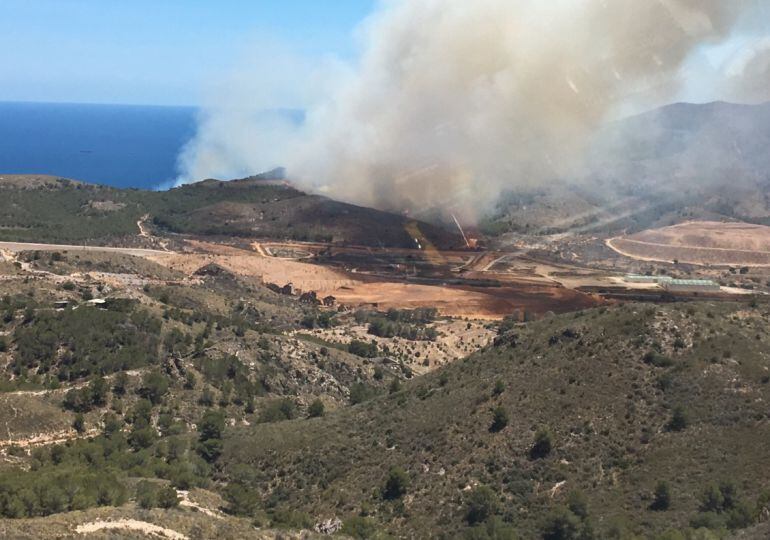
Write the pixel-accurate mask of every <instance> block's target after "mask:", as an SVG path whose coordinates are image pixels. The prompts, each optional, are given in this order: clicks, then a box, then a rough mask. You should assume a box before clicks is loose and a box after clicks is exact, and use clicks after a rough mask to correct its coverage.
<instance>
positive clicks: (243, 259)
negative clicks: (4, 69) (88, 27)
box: [0, 240, 597, 320]
mask: <svg viewBox="0 0 770 540" xmlns="http://www.w3.org/2000/svg"><path fill="white" fill-rule="evenodd" d="M186 245H187V246H188V248H189V250H185V251H182V252H179V251H177V252H174V251H161V250H151V249H135V248H121V247H96V246H70V245H54V244H27V243H18V242H4V243H0V249H6V250H8V251H12V252H18V251H29V250H39V251H91V252H99V251H102V252H113V253H123V254H127V255H134V256H138V257H143V258H145V259H147V260H150V261H153V262H156V263H158V264H161V265H163V266H165V267H168V268H170V269H172V270H175V271H179V272H182V273H184V274H187V275H188V276H189V275H191V274H193V273H194V272H195V271H196V270H198V269H200V268H201V267H202V266H205V265H207V264H210V263H216V264H218V265H220V266H222V267H224V268H226V269H228V270H229V271H231V272H233V273H235V274H238V275H242V276H249V277H254V278H258V279H260V280H262V281H263V282H265V283H276V284H278V285H285V284H287V283H291V284H292V285H293V286H294V288H295V289H298V290H301V291H314V292H316V293H317V294H318V295H319V296H327V295H332V296H334V297H335V298H337V301H338V302H339V303H342V304H345V305H347V306H351V307H355V306H366V305H368V306H374V307H377V308H378V309H389V308H417V307H436V308H437V309H438V310H439V312H440V313H441V314H442V315H446V316H453V317H467V318H471V319H492V320H493V319H501V318H503V317H505V316H506V315H509V314H511V313H513V312H515V311H519V312H521V313H523V312H525V311H526V312H530V313H537V314H543V313H546V312H548V311H554V312H564V311H572V310H575V309H583V308H587V307H591V306H593V305H595V304H596V303H597V300H596V299H595V298H592V297H590V296H587V295H584V294H582V293H580V292H577V291H574V290H571V289H568V288H565V287H563V286H562V285H561V284H559V283H557V282H556V281H555V280H550V279H542V278H535V279H532V276H513V275H510V276H507V277H506V279H505V280H504V283H503V286H497V287H482V286H475V285H472V284H469V285H463V284H453V283H448V282H449V281H451V279H449V278H451V277H452V276H447V278H448V279H447V282H441V281H440V280H438V281H437V283H436V284H435V285H434V284H424V283H414V282H408V281H405V280H403V279H398V278H397V277H396V276H393V277H387V276H385V277H383V276H379V275H373V274H367V273H363V272H360V273H359V272H356V271H355V269H352V270H343V269H338V268H331V267H328V266H323V265H319V264H312V263H309V262H306V257H305V255H304V254H302V255H301V257H300V258H288V257H285V256H279V257H272V256H268V254H269V253H270V251H271V249H273V248H272V247H271V246H270V245H267V244H261V245H260V244H257V245H256V246H255V247H253V248H252V249H240V248H236V247H232V246H227V245H222V244H216V243H212V242H202V241H196V240H188V241H187V242H186ZM279 246H280V252H281V254H282V255H284V254H285V253H286V250H287V245H285V244H281V245H279ZM301 247H302V246H301V245H300V246H299V247H298V248H297V249H300V248H301ZM316 248H317V246H316ZM361 249H362V248H355V247H354V248H350V251H351V252H357V251H360V250H361ZM398 253H399V254H404V255H410V254H412V255H414V256H420V257H422V256H423V255H425V254H424V252H423V251H420V250H398ZM432 257H433V258H435V259H438V260H440V261H441V262H442V263H443V264H446V265H448V266H452V267H454V265H455V264H456V263H459V264H463V263H465V264H471V263H473V262H477V261H478V260H480V259H481V258H483V257H487V258H489V257H492V254H489V255H484V256H483V257H478V256H477V257H474V256H473V254H472V253H467V254H458V253H455V252H447V253H441V252H436V253H434V254H432ZM474 266H477V264H474ZM475 274H476V275H477V276H478V277H481V278H484V277H486V276H484V275H483V274H484V272H483V271H482V272H476V273H475Z"/></svg>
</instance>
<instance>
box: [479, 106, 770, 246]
mask: <svg viewBox="0 0 770 540" xmlns="http://www.w3.org/2000/svg"><path fill="white" fill-rule="evenodd" d="M768 148H770V103H765V104H762V105H736V104H731V103H723V102H715V103H708V104H703V105H695V104H689V103H677V104H674V105H669V106H666V107H662V108H660V109H656V110H653V111H650V112H647V113H644V114H640V115H637V116H634V117H631V118H627V119H624V120H621V121H618V122H614V123H612V124H609V125H607V126H606V127H605V128H604V129H602V130H601V131H600V132H599V134H598V135H597V136H596V138H595V140H594V142H593V144H592V145H591V147H590V149H589V152H588V154H587V158H586V160H585V164H584V166H583V169H582V170H581V171H579V172H578V173H576V174H575V176H574V177H572V178H564V179H560V180H557V181H554V183H553V184H552V185H550V186H548V187H547V188H541V189H536V190H528V191H519V192H515V193H512V194H510V196H509V197H507V198H505V199H504V202H503V204H502V205H501V207H500V209H499V212H498V214H497V215H496V216H494V218H493V219H491V220H490V222H489V223H488V224H487V227H488V229H491V230H496V231H497V232H500V231H503V230H506V229H507V230H519V231H529V232H555V231H563V230H572V229H581V230H586V229H587V230H599V231H612V230H619V229H628V228H630V229H638V228H644V227H647V226H650V225H652V224H670V223H671V222H672V221H674V222H675V221H678V220H679V221H681V220H683V219H689V218H692V217H710V218H714V217H720V216H721V217H727V218H735V219H743V220H748V221H754V222H758V223H770V198H768V191H769V189H768V188H770V152H768Z"/></svg>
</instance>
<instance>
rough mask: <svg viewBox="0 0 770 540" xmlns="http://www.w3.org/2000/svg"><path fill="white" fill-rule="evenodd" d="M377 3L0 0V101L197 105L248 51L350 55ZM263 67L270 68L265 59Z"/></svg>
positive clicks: (337, 0) (360, 0)
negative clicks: (213, 82) (359, 28)
mask: <svg viewBox="0 0 770 540" xmlns="http://www.w3.org/2000/svg"><path fill="white" fill-rule="evenodd" d="M375 5H376V2H375V0H0V101H2V100H5V101H52V102H84V103H136V104H158V105H196V104H199V103H200V101H201V99H202V93H203V92H204V91H205V88H206V86H207V85H208V84H210V82H211V80H212V79H214V78H216V77H218V76H219V75H221V74H222V72H223V71H225V70H227V68H228V66H229V65H230V64H231V63H232V64H237V63H242V62H243V58H244V56H248V55H249V54H252V53H256V54H255V61H254V62H255V64H256V65H255V68H259V67H260V65H259V62H260V61H261V59H265V58H269V57H270V55H271V52H272V50H273V49H275V50H276V51H280V53H281V54H283V55H287V54H293V55H296V56H297V57H301V58H304V59H307V58H310V59H312V58H319V59H321V58H324V57H329V56H333V57H339V58H343V59H346V60H350V59H353V56H354V54H355V51H356V45H355V43H356V41H355V36H354V34H355V29H356V27H357V26H358V24H359V23H360V22H361V21H362V20H363V19H364V18H365V17H366V15H367V14H368V13H370V12H371V11H372V10H373V9H374V7H375ZM264 69H265V71H266V72H268V73H269V71H270V66H264Z"/></svg>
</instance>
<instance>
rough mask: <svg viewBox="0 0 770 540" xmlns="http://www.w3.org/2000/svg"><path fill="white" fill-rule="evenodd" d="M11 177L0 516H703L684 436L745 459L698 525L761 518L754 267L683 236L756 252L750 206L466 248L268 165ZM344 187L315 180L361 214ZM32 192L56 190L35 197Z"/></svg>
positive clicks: (338, 528) (294, 528) (367, 525)
mask: <svg viewBox="0 0 770 540" xmlns="http://www.w3.org/2000/svg"><path fill="white" fill-rule="evenodd" d="M3 190H5V192H6V195H7V196H6V197H5V199H4V201H5V202H3V200H0V224H3V227H4V228H2V229H0V231H2V233H1V235H4V236H3V238H4V240H3V241H2V242H0V255H1V256H2V260H1V261H0V313H4V317H3V322H2V329H1V330H0V331H1V332H2V335H0V370H1V371H2V377H1V378H0V405H1V407H0V512H1V513H2V515H3V519H1V520H0V532H2V533H3V534H5V535H6V536H8V537H14V536H23V534H22V530H23V528H25V527H30V529H29V530H31V531H37V532H36V534H39V535H63V536H67V535H71V536H74V537H79V536H87V537H91V536H96V537H99V535H105V537H111V536H120V537H122V536H123V535H132V534H140V535H143V534H149V535H155V536H158V537H166V538H198V537H210V536H211V535H224V536H228V535H229V536H231V537H244V536H254V537H264V538H280V537H286V536H285V535H290V536H289V537H297V538H300V537H302V538H312V537H314V536H315V535H319V536H320V535H323V534H325V533H327V532H329V531H332V532H337V533H338V534H342V535H343V536H349V537H354V538H386V537H389V536H388V535H393V536H397V537H399V536H403V537H410V536H411V537H415V536H416V537H423V536H430V533H431V532H432V531H435V530H438V529H441V530H443V531H445V534H446V535H447V536H449V537H455V536H465V537H469V538H475V537H476V536H473V535H482V534H487V535H488V536H487V537H492V538H509V537H512V536H511V535H513V529H514V527H513V526H512V524H515V530H516V533H517V534H519V535H521V537H523V538H535V537H538V535H539V534H540V533H539V532H538V531H541V530H543V528H544V527H550V526H556V525H555V524H557V523H561V522H564V520H566V522H568V523H572V526H574V527H576V528H577V530H584V531H588V530H591V531H600V532H598V533H592V534H596V535H598V536H594V537H605V534H606V535H610V534H613V535H615V536H612V537H614V538H632V537H633V536H630V535H633V534H635V532H634V531H644V532H643V534H645V535H646V534H648V533H650V534H652V533H654V534H662V533H663V532H664V531H665V530H666V529H667V528H669V527H670V525H671V524H676V526H678V527H682V528H685V527H687V526H689V525H690V524H692V523H701V522H703V523H706V522H705V521H703V520H705V519H706V516H705V515H702V514H703V512H702V511H701V510H699V506H698V502H697V501H698V498H699V496H700V495H699V494H698V493H699V492H700V491H702V490H704V489H707V488H708V481H707V480H708V479H707V478H705V477H703V474H702V471H698V470H696V469H694V468H692V467H693V466H692V464H693V461H692V459H691V457H692V456H689V457H687V459H685V458H683V457H681V456H684V455H685V454H684V450H683V449H684V448H692V449H693V452H696V453H697V455H698V456H699V457H698V459H699V460H701V461H707V462H712V461H713V460H715V459H716V456H717V455H720V456H725V455H730V456H733V457H731V458H730V459H729V460H728V466H727V467H728V468H729V469H730V470H731V471H732V475H731V476H733V477H735V478H740V479H741V483H740V485H735V486H733V485H732V484H730V486H731V487H730V489H735V490H737V492H739V493H740V504H741V505H743V506H741V507H740V509H738V507H736V509H730V510H729V511H728V510H725V511H724V513H723V514H719V515H718V516H716V517H714V518H713V520H712V521H710V522H708V524H707V526H708V527H710V528H712V529H714V530H718V529H719V530H731V531H732V530H739V529H740V530H744V531H745V532H746V534H754V535H755V536H753V537H755V538H761V537H762V536H761V535H762V534H763V532H762V531H763V530H764V529H762V528H761V527H762V525H761V523H758V522H757V521H756V520H755V519H754V518H749V517H746V516H747V515H748V514H751V515H752V516H753V515H754V514H753V513H754V512H755V511H756V512H759V511H760V507H762V508H764V507H763V506H762V505H763V504H765V503H764V502H762V501H765V499H763V497H764V495H763V493H764V492H763V491H762V485H761V483H760V482H758V481H756V479H757V478H761V477H762V474H764V473H760V474H759V475H756V474H755V475H748V474H747V470H748V469H747V467H748V466H749V465H746V464H754V465H752V467H754V466H756V464H757V463H764V462H765V461H766V456H764V455H763V454H762V452H763V450H762V448H764V446H762V445H756V444H753V443H754V441H757V440H761V439H762V437H763V433H764V430H765V425H766V423H767V419H766V412H765V411H764V409H763V408H762V405H761V404H762V403H763V402H764V400H766V399H770V397H768V396H765V394H766V390H767V388H768V386H767V384H766V382H767V379H768V376H767V372H768V369H770V365H768V364H767V358H766V355H765V351H766V348H767V343H766V342H767V339H768V337H767V335H766V321H767V317H768V312H767V306H768V302H767V291H768V283H770V268H767V267H765V266H764V265H761V264H754V265H746V266H743V265H741V266H737V265H735V264H733V263H735V262H737V261H734V260H733V259H729V260H727V261H722V262H723V263H728V264H724V265H720V264H716V263H715V261H714V260H713V259H707V260H703V261H695V260H692V259H690V258H688V257H687V254H688V253H689V251H688V250H692V249H694V248H693V246H692V245H691V243H692V242H696V241H697V242H698V247H697V249H701V250H711V252H713V253H722V251H723V250H727V249H733V251H736V252H738V253H744V252H748V251H751V250H753V249H754V248H757V246H760V244H761V242H763V241H764V240H762V239H763V238H764V237H763V236H762V235H763V234H764V229H763V228H761V227H759V226H756V225H750V224H741V223H738V222H734V221H733V222H728V223H717V222H684V223H683V224H682V225H678V226H676V227H673V228H671V227H670V228H665V229H660V230H658V229H650V230H645V231H640V232H639V233H634V234H632V235H630V236H628V238H630V239H631V240H628V241H629V242H634V241H636V242H647V243H648V244H649V245H657V244H665V245H666V246H667V248H666V249H669V250H673V251H672V252H671V254H672V255H673V257H672V260H668V258H667V257H668V252H667V256H666V257H654V256H653V257H647V256H640V255H638V254H636V253H629V254H628V255H629V256H626V255H625V247H626V245H625V244H622V242H623V240H622V239H625V238H627V236H626V235H622V234H620V235H619V234H618V233H619V232H621V231H611V232H608V233H606V234H597V233H596V232H595V231H594V232H589V231H584V230H582V229H581V228H577V229H575V230H572V231H569V232H566V233H564V232H562V233H549V234H543V233H537V234H534V233H532V234H523V233H509V234H508V235H507V236H502V237H484V238H482V240H483V242H482V244H481V245H480V247H476V248H469V247H467V246H465V247H463V245H464V244H463V241H462V239H461V238H460V237H459V235H457V234H456V233H454V232H453V230H452V229H451V228H448V229H445V228H441V227H440V226H438V225H429V224H426V223H423V222H419V221H415V220H411V219H406V218H404V217H403V216H395V215H387V214H383V213H380V212H377V211H371V212H369V211H368V210H367V209H364V208H357V209H356V210H355V212H356V213H358V214H360V215H361V216H363V217H362V219H364V220H372V221H374V222H377V224H378V225H377V227H376V228H375V229H372V231H374V232H372V233H371V234H367V229H359V228H357V227H355V226H354V225H352V224H350V225H349V226H348V225H347V224H345V222H344V220H343V221H342V222H340V221H337V220H335V219H333V218H332V217H330V216H328V215H323V216H318V217H313V215H307V213H306V210H307V209H306V208H305V209H303V210H302V212H305V213H304V214H303V215H302V217H298V215H297V214H296V213H295V208H294V207H293V206H291V205H287V204H285V202H284V201H286V200H287V198H288V199H298V200H303V199H304V198H305V197H307V196H306V195H304V194H302V193H301V192H299V191H297V190H295V189H294V188H292V187H291V186H289V185H288V184H286V183H285V182H281V183H276V182H264V181H257V180H247V181H236V182H233V183H215V182H213V181H208V182H204V183H203V184H202V185H195V186H187V187H184V188H180V189H175V190H172V191H170V192H166V193H162V194H155V193H150V192H138V191H122V190H113V189H112V188H104V187H100V186H90V185H87V184H81V183H77V182H72V181H64V180H60V179H51V178H47V179H40V178H37V177H36V178H33V179H31V180H30V182H28V183H25V182H24V179H23V178H21V177H15V180H14V182H13V183H11V184H7V185H3V184H1V183H0V191H3ZM212 198H214V199H215V200H219V202H215V203H214V206H213V207H212V206H211V200H212ZM54 200H56V201H60V202H59V203H56V204H54V203H53V201H54ZM234 200H237V201H239V202H237V203H235V202H232V201H234ZM244 200H248V201H251V202H250V203H249V204H250V205H252V206H250V208H249V209H248V211H246V209H242V213H241V214H239V215H240V216H241V217H240V218H238V219H239V220H240V221H238V222H237V223H233V222H231V221H229V219H228V220H224V221H220V220H222V219H223V217H222V216H223V215H220V214H219V210H217V208H218V206H217V205H220V204H225V205H231V204H243V202H242V201H244ZM308 204H311V203H308ZM340 204H341V203H336V202H325V201H324V200H321V199H313V200H312V205H315V207H316V208H322V209H323V210H322V211H321V212H341V213H342V215H345V213H346V212H351V211H353V210H351V209H349V208H346V207H344V206H340ZM35 205H42V206H43V207H50V208H51V212H50V213H49V214H47V215H45V216H44V215H42V214H37V216H36V217H35V218H34V219H32V218H31V217H30V216H31V215H32V212H33V208H34V206H35ZM57 205H58V207H69V208H70V210H71V212H60V211H59V210H58V209H57ZM319 205H320V206H319ZM268 215H270V216H272V218H270V220H272V219H273V218H274V219H275V220H276V221H277V222H281V223H288V222H292V223H295V220H296V222H297V223H298V222H312V223H313V225H312V230H313V231H314V232H313V233H312V235H311V236H312V238H308V237H307V230H308V229H304V231H305V232H303V233H302V234H301V235H299V237H298V235H296V234H295V233H294V232H292V230H294V231H296V230H297V228H296V226H294V227H288V228H286V227H284V226H283V225H282V227H284V228H281V229H273V228H271V227H272V225H270V226H268V227H267V228H265V227H264V226H263V221H264V216H268ZM25 216H26V217H25ZM12 222H13V223H16V227H17V228H16V229H15V232H14V229H10V228H8V227H10V226H11V223H12ZM230 226H232V227H234V231H235V233H234V234H224V231H225V230H226V229H227V227H230ZM725 231H727V232H725ZM731 231H734V232H731ZM474 234H475V233H474ZM726 234H727V235H728V236H729V237H726V236H725V235H726ZM730 235H732V236H730ZM33 238H41V239H42V240H45V242H41V241H35V242H32V241H30V242H27V241H26V240H28V239H29V240H31V239H33ZM694 238H695V239H696V240H693V239H694ZM48 242H50V243H48ZM720 242H721V243H720ZM725 243H726V244H725ZM621 245H623V246H624V249H623V250H621V251H620V252H619V251H618V250H619V248H620V246H621ZM645 245H647V244H645ZM725 245H726V246H727V247H725ZM757 249H758V248H757ZM760 251H761V250H759V251H758V252H757V253H759V252H760ZM711 252H709V253H711ZM730 256H732V251H731V252H730ZM674 259H677V260H674ZM677 280H685V281H687V280H689V281H693V280H695V281H696V282H698V281H697V280H701V281H704V282H705V281H708V282H709V283H713V285H710V286H709V287H710V288H709V289H708V291H703V292H701V291H697V290H696V291H690V290H686V289H682V290H677V289H676V288H674V287H672V286H671V283H675V282H677ZM698 283H700V282H698ZM639 302H642V303H639ZM692 381H697V387H698V388H699V389H700V390H699V391H698V393H697V394H693V393H692V392H691V391H690V390H689V388H690V386H689V385H690V384H691V383H692ZM680 409H681V410H682V411H685V412H683V413H681V414H685V413H686V417H687V419H686V423H687V427H686V429H685V428H682V429H680V428H678V427H677V428H676V429H673V428H671V427H670V425H671V422H673V420H672V417H676V415H678V414H680V413H679V412H677V411H680ZM726 434H729V435H726ZM538 437H541V438H542V437H547V438H548V440H549V443H548V444H549V445H550V450H548V452H547V453H545V454H543V455H542V456H541V455H539V454H538V453H537V452H540V451H539V450H538V451H535V450H532V445H533V444H535V446H536V445H537V444H539V443H537V441H538V440H539V439H538ZM533 441H535V442H533ZM673 456H680V457H673ZM92 463H96V464H98V466H99V467H101V468H103V469H104V470H105V471H108V474H107V475H106V476H104V477H103V478H102V477H100V478H101V479H97V478H96V477H93V476H90V475H89V474H90V473H89V472H88V471H89V467H90V465H88V464H92ZM725 470H727V469H725ZM394 475H395V476H394ZM389 478H396V480H392V481H394V482H400V483H403V485H402V486H401V487H399V488H398V489H399V490H403V493H400V494H397V495H391V494H389V492H388V491H387V490H388V489H390V488H387V486H388V485H389V482H391V480H389ZM724 478H725V479H724V481H725V482H727V481H728V478H727V477H724ZM752 478H753V479H754V480H752ZM653 481H659V482H666V483H667V484H668V485H671V486H676V488H674V489H673V490H672V491H673V495H672V496H673V497H674V499H675V501H676V502H675V505H674V506H673V509H672V510H670V511H668V512H664V513H657V512H654V511H651V510H649V508H648V506H649V504H650V503H649V499H650V497H651V495H650V493H651V491H653V490H654V488H655V485H653V484H651V482H653ZM383 485H384V486H386V487H384V488H383V487H382V486H383ZM27 486H31V487H29V488H28V487H27ZM490 490H491V492H492V493H495V494H497V495H495V496H493V497H491V498H490V496H489V494H488V491H490ZM75 492H77V493H80V494H81V495H78V496H77V497H76V496H75V495H74V494H73V493H75ZM576 498H579V499H580V500H581V501H582V502H581V503H580V504H581V505H583V506H584V507H585V508H586V509H585V510H584V511H583V510H579V509H578V507H577V506H574V504H575V503H574V500H577V499H576ZM476 499H479V500H480V501H482V502H478V501H476ZM477 504H482V506H483V508H484V509H483V512H485V513H486V517H484V518H483V519H480V518H476V517H473V514H472V513H470V510H468V509H469V508H473V507H474V505H477ZM736 504H737V503H736ZM433 508H439V509H440V510H438V511H437V512H432V511H431V509H433ZM581 508H582V507H581ZM755 508H756V510H755ZM739 511H740V512H744V511H745V512H744V513H746V515H745V516H744V515H743V514H741V515H740V516H739V515H738V514H737V512H739ZM576 512H577V513H576ZM730 512H733V513H735V515H733V513H730ZM741 516H743V517H741ZM19 518H24V519H19ZM709 519H711V518H709ZM698 520H700V521H698ZM699 527H700V525H699ZM302 531H304V532H302ZM311 531H312V532H311ZM485 531H486V532H485ZM490 531H491V532H490ZM585 534H588V533H587V532H586V533H585ZM291 535H294V536H291ZM506 535H507V536H506ZM481 537H482V538H485V536H481ZM745 537H746V538H753V537H752V536H745Z"/></svg>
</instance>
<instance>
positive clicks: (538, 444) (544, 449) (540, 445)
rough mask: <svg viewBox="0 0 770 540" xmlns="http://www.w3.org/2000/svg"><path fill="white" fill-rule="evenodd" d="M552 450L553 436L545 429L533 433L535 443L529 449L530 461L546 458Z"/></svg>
mask: <svg viewBox="0 0 770 540" xmlns="http://www.w3.org/2000/svg"><path fill="white" fill-rule="evenodd" d="M551 450H553V436H552V435H551V433H550V432H549V431H548V430H547V429H540V430H538V432H537V433H535V441H534V443H533V444H532V448H530V451H529V456H530V457H531V458H532V459H542V458H544V457H547V456H548V455H549V454H550V453H551Z"/></svg>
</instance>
